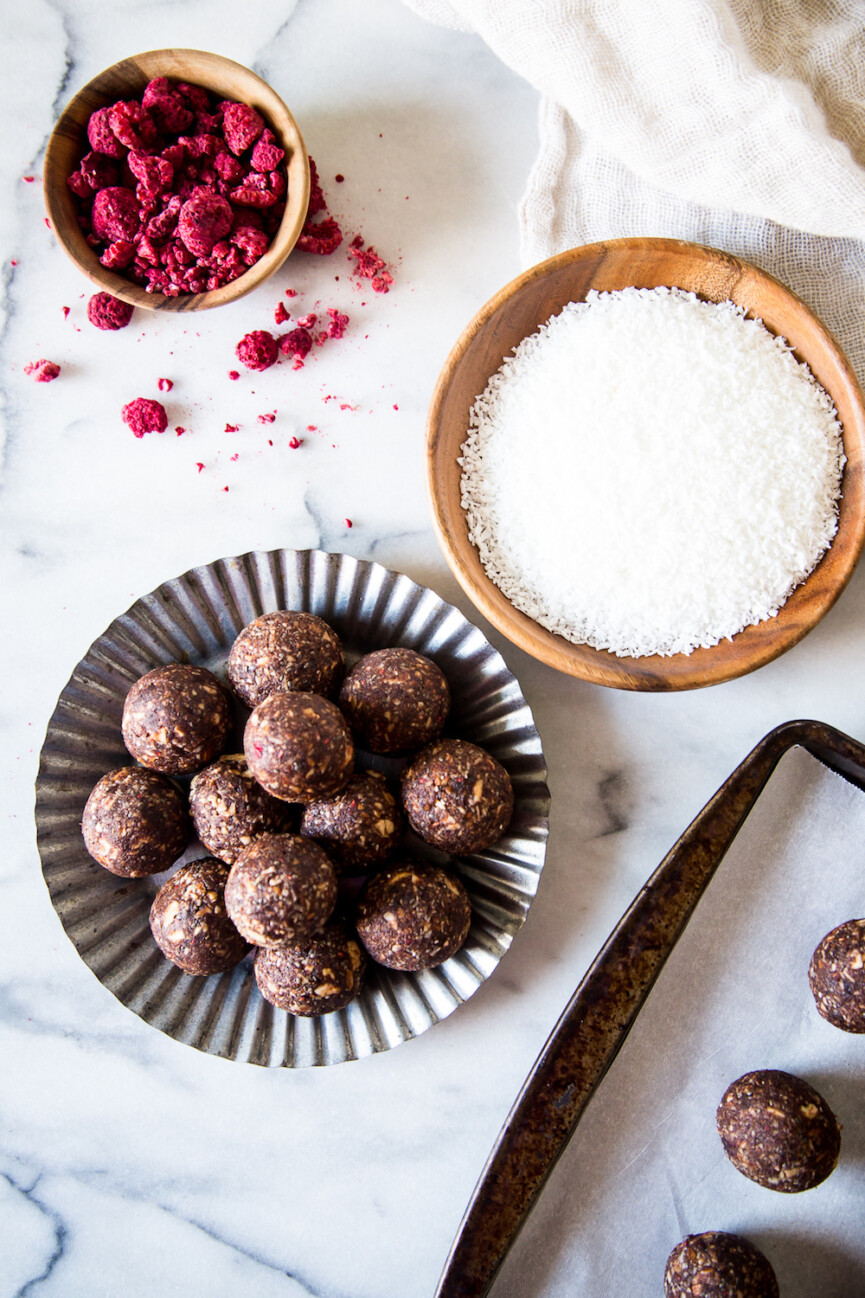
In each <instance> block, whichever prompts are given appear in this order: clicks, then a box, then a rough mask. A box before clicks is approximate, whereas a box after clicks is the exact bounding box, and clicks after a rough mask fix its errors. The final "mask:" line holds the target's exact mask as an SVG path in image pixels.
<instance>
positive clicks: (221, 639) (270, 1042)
mask: <svg viewBox="0 0 865 1298" xmlns="http://www.w3.org/2000/svg"><path fill="white" fill-rule="evenodd" d="M281 608H291V609H305V610H308V611H310V612H312V613H317V614H318V615H319V616H320V617H322V618H324V619H325V621H327V622H329V623H330V624H331V625H332V626H333V627H334V629H335V630H336V631H337V632H338V634H339V635H340V637H341V638H342V640H343V643H344V645H345V648H346V653H347V656H348V657H349V659H351V657H352V656H356V655H357V654H359V653H363V652H367V651H369V650H371V649H377V648H383V647H384V646H387V645H405V646H407V647H409V648H412V649H417V650H419V651H420V652H422V653H424V654H427V655H428V656H429V657H430V658H433V659H434V660H435V661H436V662H437V663H438V664H439V666H440V667H441V668H442V670H443V671H444V673H445V675H446V676H447V678H448V681H449V683H450V686H451V691H452V695H453V711H452V719H451V721H450V723H449V731H450V732H453V733H454V734H458V735H460V736H461V737H462V738H465V739H471V740H473V741H474V742H475V743H477V744H480V745H481V746H482V747H484V748H486V749H487V750H488V751H489V752H491V753H492V754H493V755H494V756H495V757H497V758H498V760H499V761H500V762H501V763H502V764H503V765H504V766H505V767H506V769H507V770H508V772H509V774H510V777H511V780H512V781H513V785H514V793H515V808H514V816H513V820H512V823H511V826H510V829H509V830H508V833H507V834H506V835H505V837H504V838H503V839H502V840H501V841H500V842H499V843H497V844H496V846H495V848H494V849H492V850H490V851H488V852H483V853H478V854H476V855H473V856H466V857H463V858H459V859H457V860H455V862H454V864H455V866H456V868H457V869H458V871H459V873H460V874H461V876H462V878H463V880H464V882H465V885H466V887H467V889H468V892H469V896H470V897H471V902H472V912H473V921H472V927H471V931H470V933H469V937H468V940H467V941H466V944H465V946H464V947H463V948H462V950H461V951H459V952H458V953H457V954H456V955H455V956H453V957H452V958H451V959H450V960H447V961H446V962H445V963H444V964H443V965H441V966H440V967H439V968H438V969H431V970H427V971H425V972H422V973H418V974H399V973H393V972H390V971H389V970H386V969H382V968H380V967H378V966H375V965H372V964H371V965H370V967H369V974H368V978H367V981H366V984H365V987H364V990H363V992H362V993H361V995H360V997H359V998H358V999H357V1000H356V1001H354V1002H353V1003H352V1004H351V1005H349V1006H348V1007H347V1008H346V1009H344V1010H339V1011H337V1012H335V1013H333V1014H326V1015H321V1016H319V1017H318V1018H311V1019H304V1018H294V1017H293V1016H292V1015H290V1014H286V1013H284V1012H283V1011H281V1010H277V1009H274V1008H273V1007H272V1006H271V1005H269V1004H268V1003H267V1002H266V1001H264V1000H263V999H262V997H261V995H260V993H259V991H258V988H257V986H256V984H255V979H254V977H253V972H252V964H251V961H250V960H249V959H247V960H245V961H243V963H242V964H240V965H238V967H237V968H236V969H234V970H232V972H230V973H226V974H221V975H214V976H213V977H210V978H193V977H190V976H189V975H187V974H184V973H182V972H181V971H180V970H179V969H177V968H176V967H175V966H174V965H173V964H171V963H170V962H169V961H167V960H165V959H164V958H163V956H162V955H161V953H160V952H159V950H158V949H157V947H156V945H155V943H154V942H153V940H152V938H151V935H150V928H149V924H148V914H149V910H150V904H151V901H152V899H153V896H154V894H155V892H156V889H157V887H158V886H159V884H160V883H161V882H162V880H163V878H164V877H165V876H164V875H158V876H155V877H154V878H150V879H121V878H118V877H116V876H115V875H112V874H110V873H109V872H108V871H107V870H104V869H102V867H101V866H99V865H97V864H96V863H95V862H94V861H93V860H92V859H91V858H90V856H89V855H88V854H87V852H86V851H85V848H84V844H83V841H82V838H81V828H80V825H81V815H82V812H83V810H84V804H85V802H86V801H87V797H88V795H89V793H90V790H91V789H92V788H93V785H94V784H95V783H96V781H97V780H98V779H99V778H100V777H101V776H102V775H104V774H105V772H106V771H109V770H111V769H113V768H114V767H117V766H122V765H125V764H128V762H129V754H128V753H127V751H126V749H125V748H124V746H123V741H122V739H121V735H120V719H121V714H122V711H123V701H124V699H125V697H126V693H127V691H128V690H129V687H130V685H131V684H132V682H133V681H135V680H137V679H138V677H139V676H141V675H143V673H144V672H147V671H150V670H151V668H153V667H157V666H160V665H161V664H163V663H168V662H192V663H199V664H201V665H203V666H206V667H209V668H210V669H211V670H212V671H214V672H216V674H217V675H219V676H220V677H221V678H222V679H223V680H225V662H226V658H227V656H228V650H229V648H230V647H231V644H232V642H233V641H234V639H235V637H236V636H237V634H238V632H239V631H240V629H241V628H242V627H243V626H244V625H246V623H247V622H250V621H251V620H252V619H253V618H255V617H258V616H259V615H260V614H262V613H267V612H270V611H272V610H274V609H281ZM548 810H549V791H548V789H547V785H546V768H545V765H544V757H543V752H542V751H541V742H540V738H539V736H538V732H537V730H536V728H535V724H534V720H533V718H532V714H531V711H530V710H529V707H528V705H527V703H526V701H525V699H524V698H523V696H522V693H521V692H520V687H519V684H518V683H517V681H516V680H515V679H514V677H513V676H512V675H511V673H510V672H509V671H508V669H507V667H506V666H505V664H504V662H503V660H502V658H501V655H500V654H499V653H498V652H497V651H496V650H495V649H493V647H492V646H491V645H490V644H489V643H488V641H487V640H486V639H485V637H484V636H483V635H482V634H481V632H480V631H479V630H478V629H477V627H473V626H472V625H471V623H469V622H467V621H466V619H465V618H464V617H463V615H462V614H461V613H460V612H459V610H458V609H456V608H454V607H453V606H452V605H450V604H446V603H445V602H444V601H443V600H441V599H439V597H438V596H437V595H436V594H434V593H433V591H431V590H428V589H427V588H425V587H423V586H419V585H417V584H416V583H415V582H413V581H411V580H410V579H409V578H408V577H406V576H404V575H403V574H401V573H396V572H391V571H390V570H389V569H387V568H383V567H381V566H380V565H379V564H375V563H367V562H364V561H362V560H358V559H354V558H352V557H351V556H349V555H343V554H326V553H324V552H322V551H320V550H300V551H295V550H272V551H269V552H255V553H250V554H245V555H240V556H239V557H237V558H230V559H220V560H218V561H217V562H216V563H212V564H207V565H206V566H204V567H201V568H193V569H191V570H190V571H189V572H187V573H184V574H183V576H182V577H178V578H176V579H175V580H173V581H168V582H166V583H165V584H164V585H162V586H160V587H159V589H158V590H155V591H153V592H152V593H151V594H150V595H145V596H144V597H143V598H142V599H139V600H138V601H137V602H136V603H135V604H133V605H132V607H131V608H130V609H129V610H128V612H126V613H124V614H123V615H122V616H121V617H118V618H117V619H116V620H115V621H114V622H112V623H111V625H110V626H109V627H108V629H107V631H106V632H105V633H104V635H101V636H100V637H99V639H98V640H97V641H96V642H95V644H93V645H92V646H91V648H90V650H89V652H88V653H87V654H86V656H85V657H84V658H83V659H82V660H81V662H80V663H79V664H78V666H77V667H76V668H75V670H74V672H73V673H72V676H71V678H70V680H69V683H68V684H67V686H66V688H65V689H64V691H63V693H62V694H61V695H60V698H59V700H58V703H57V707H56V709H55V711H54V715H53V716H52V718H51V720H50V722H49V724H48V731H47V734H46V737H45V743H44V745H43V748H42V755H41V761H40V766H39V776H38V779H37V782H36V829H37V839H38V844H39V852H40V855H41V858H42V869H43V874H44V876H45V882H46V884H47V885H48V891H49V893H50V895H51V900H52V902H53V904H54V908H55V910H56V911H57V914H58V915H59V917H60V920H61V923H62V924H63V927H64V929H65V930H66V932H67V934H68V935H69V937H70V939H71V940H72V942H73V943H74V945H75V948H76V950H77V951H78V953H79V955H80V956H81V958H82V959H83V960H84V961H85V963H86V964H87V965H88V966H89V967H90V969H92V971H93V972H94V973H95V974H96V976H97V978H99V979H100V981H101V982H102V983H103V984H104V985H105V986H106V987H107V988H109V990H110V991H112V992H113V993H114V995H115V996H116V997H117V998H118V1000H120V1001H122V1003H123V1004H124V1005H126V1006H128V1008H129V1009H131V1010H134V1011H135V1013H136V1014H138V1015H140V1017H141V1018H143V1019H144V1020H145V1021H146V1022H147V1023H150V1024H152V1026H153V1027H156V1028H159V1029H160V1031H162V1032H166V1033H168V1035H169V1036H172V1037H175V1038H176V1039H177V1040H178V1041H183V1042H186V1043H187V1044H188V1045H191V1046H195V1047H196V1048H197V1049H199V1050H204V1051H207V1052H208V1053H210V1054H214V1055H220V1056H222V1057H224V1058H228V1059H238V1060H245V1061H248V1062H249V1063H254V1064H263V1065H270V1066H276V1067H283V1068H300V1067H306V1066H308V1065H315V1064H335V1063H340V1062H343V1061H345V1060H348V1059H357V1058H360V1057H362V1056H364V1055H369V1054H372V1053H374V1052H376V1051H380V1050H388V1049H390V1047H391V1046H395V1045H399V1043H400V1042H402V1041H406V1040H408V1039H409V1038H411V1037H415V1036H418V1035H419V1034H420V1033H421V1032H425V1031H426V1029H427V1028H429V1027H432V1025H433V1024H434V1023H436V1022H438V1020H439V1019H443V1018H445V1017H447V1015H448V1014H451V1013H452V1012H453V1011H454V1010H455V1009H456V1008H457V1006H458V1005H460V1004H461V1003H462V1002H463V1001H464V1000H466V999H467V998H468V997H469V996H471V995H472V993H473V992H474V991H476V990H477V988H478V987H479V986H480V984H481V983H482V982H483V981H484V979H486V978H488V977H489V975H490V974H491V973H492V971H493V970H494V969H495V967H496V965H497V964H498V962H499V960H500V959H501V958H502V956H503V955H504V953H505V951H506V950H507V949H508V947H509V946H510V944H511V942H512V941H513V938H514V935H515V933H516V932H517V931H518V930H519V928H520V927H521V925H522V923H523V921H524V920H525V917H526V914H527V912H528V909H529V905H530V903H531V900H532V897H533V896H534V895H535V892H536V891H537V887H538V882H539V879H540V873H541V869H542V867H543V863H544V853H545V849H546V841H547V826H548V821H547V816H548ZM426 850H427V854H428V855H436V854H435V853H433V852H432V850H431V849H426ZM201 855H205V852H204V849H202V848H201V847H200V845H194V846H193V847H192V848H191V849H190V850H189V851H188V852H187V853H186V855H185V857H184V858H182V859H191V858H195V857H196V856H201Z"/></svg>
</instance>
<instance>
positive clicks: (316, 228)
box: [297, 216, 342, 257]
mask: <svg viewBox="0 0 865 1298" xmlns="http://www.w3.org/2000/svg"><path fill="white" fill-rule="evenodd" d="M341 243H342V230H340V228H339V226H338V225H337V223H336V221H335V220H334V219H333V217H332V216H326V217H325V218H324V220H323V221H319V222H318V223H317V224H316V225H313V224H311V223H310V221H309V220H308V219H307V222H306V224H305V225H304V227H303V230H302V231H301V233H300V238H299V239H298V241H297V247H298V248H299V249H300V251H301V252H312V253H315V255H316V256H318V257H329V256H330V255H331V253H334V252H336V250H337V248H338V247H339V245H340V244H341Z"/></svg>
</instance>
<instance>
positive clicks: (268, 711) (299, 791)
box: [243, 691, 354, 802]
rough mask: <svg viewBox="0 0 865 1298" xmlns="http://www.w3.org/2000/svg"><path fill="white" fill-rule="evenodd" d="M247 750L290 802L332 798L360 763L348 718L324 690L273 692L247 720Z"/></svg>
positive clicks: (257, 771) (261, 775)
mask: <svg viewBox="0 0 865 1298" xmlns="http://www.w3.org/2000/svg"><path fill="white" fill-rule="evenodd" d="M243 751H244V753H245V755H246V760H247V762H248V763H249V769H250V770H251V771H252V774H253V775H254V776H255V778H256V780H258V783H259V784H260V785H261V786H262V787H263V788H265V789H267V791H268V793H272V794H273V796H274V797H275V798H283V799H284V800H285V801H286V802H312V801H313V799H314V798H328V797H330V795H331V794H332V793H337V792H338V791H339V790H340V789H341V788H342V787H343V786H344V785H345V784H346V783H347V782H348V778H349V776H350V775H351V773H352V770H353V768H354V747H353V745H352V742H351V732H350V731H349V728H348V726H347V725H346V723H345V719H344V717H343V715H342V713H341V712H340V710H339V708H338V707H337V706H336V704H335V703H331V702H330V701H329V700H328V699H323V698H322V697H321V695H319V694H299V693H297V692H295V691H292V692H290V693H285V694H271V695H270V697H269V698H266V699H265V700H264V702H263V703H259V705H258V707H257V708H256V709H255V711H254V712H253V713H252V715H251V716H250V718H249V720H248V721H247V723H246V730H245V731H244V735H243Z"/></svg>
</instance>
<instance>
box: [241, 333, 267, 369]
mask: <svg viewBox="0 0 865 1298" xmlns="http://www.w3.org/2000/svg"><path fill="white" fill-rule="evenodd" d="M234 354H235V356H236V357H237V359H238V360H239V361H241V362H242V363H243V364H244V365H245V366H246V368H247V369H248V370H268V369H270V367H271V365H273V363H274V361H275V360H276V357H277V343H276V339H275V338H274V336H273V334H269V333H268V332H267V330H266V329H253V330H252V332H251V333H248V334H244V336H243V337H242V338H241V340H240V342H239V343H238V344H237V346H236V347H235V349H234Z"/></svg>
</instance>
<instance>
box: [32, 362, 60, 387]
mask: <svg viewBox="0 0 865 1298" xmlns="http://www.w3.org/2000/svg"><path fill="white" fill-rule="evenodd" d="M24 373H25V374H32V375H33V378H34V379H35V380H36V382H37V383H50V382H51V380H52V379H56V378H57V375H58V374H59V373H60V366H59V365H56V364H55V363H54V361H46V360H41V361H32V362H31V363H30V364H29V365H25V366H24Z"/></svg>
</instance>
